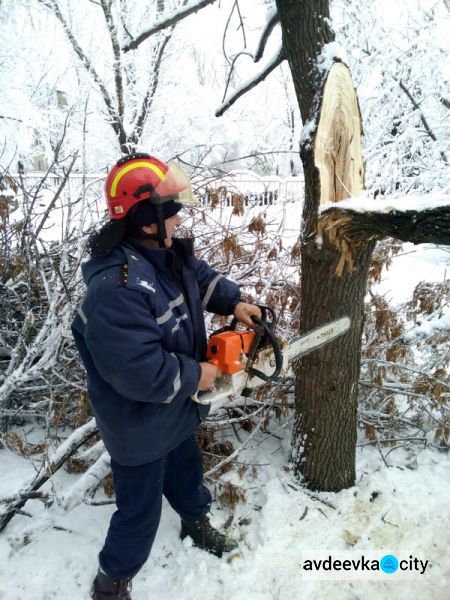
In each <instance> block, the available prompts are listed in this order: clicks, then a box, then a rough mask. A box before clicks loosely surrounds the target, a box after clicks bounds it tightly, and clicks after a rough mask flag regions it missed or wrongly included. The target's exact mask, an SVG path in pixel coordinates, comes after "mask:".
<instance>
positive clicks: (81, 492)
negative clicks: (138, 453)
mask: <svg viewBox="0 0 450 600" xmlns="http://www.w3.org/2000/svg"><path fill="white" fill-rule="evenodd" d="M110 461H111V459H110V456H109V454H108V452H106V450H105V451H104V452H103V454H102V455H101V456H100V458H98V459H97V461H96V462H95V463H94V464H93V465H92V466H91V467H89V469H88V470H87V471H86V472H85V473H83V475H81V477H79V478H78V479H77V480H76V482H75V483H74V484H73V485H72V486H71V487H70V488H69V490H68V491H67V492H66V493H65V494H64V495H63V496H62V498H60V499H59V500H58V501H57V502H56V501H54V502H53V503H52V505H51V506H50V507H49V508H47V509H45V510H44V511H42V512H41V513H40V514H39V515H37V516H35V517H34V519H33V521H32V522H31V523H26V525H25V526H24V527H22V528H20V529H19V531H15V532H14V534H13V535H11V536H9V537H8V541H9V543H10V545H11V547H12V548H14V549H15V550H17V549H19V548H21V547H22V546H25V545H26V544H29V543H30V542H32V541H33V537H34V536H35V535H36V533H40V532H43V531H46V530H47V529H50V528H51V527H55V522H56V520H57V519H58V518H59V517H62V516H63V515H64V514H66V513H67V512H69V511H70V510H72V509H73V508H75V507H76V506H78V505H79V504H81V503H82V502H83V500H84V498H85V497H86V496H87V495H88V494H89V493H91V492H94V491H95V490H96V489H97V487H98V486H99V484H100V483H101V481H102V480H103V479H104V478H105V477H106V476H107V475H108V474H109V473H110V471H111V468H110Z"/></svg>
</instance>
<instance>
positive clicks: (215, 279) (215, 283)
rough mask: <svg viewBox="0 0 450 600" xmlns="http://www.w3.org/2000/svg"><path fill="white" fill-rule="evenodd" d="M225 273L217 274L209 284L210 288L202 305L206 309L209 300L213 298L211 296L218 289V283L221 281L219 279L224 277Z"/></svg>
mask: <svg viewBox="0 0 450 600" xmlns="http://www.w3.org/2000/svg"><path fill="white" fill-rule="evenodd" d="M222 277H223V275H221V274H220V273H219V275H216V276H215V277H214V279H213V280H212V281H211V283H210V284H209V285H208V289H207V290H206V294H205V296H204V298H203V302H202V306H203V308H204V309H206V307H207V305H208V302H209V301H210V299H211V296H212V295H213V293H214V290H215V289H216V285H217V284H218V283H219V280H220V279H222Z"/></svg>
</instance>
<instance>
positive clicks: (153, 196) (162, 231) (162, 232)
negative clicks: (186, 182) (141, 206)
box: [134, 184, 167, 248]
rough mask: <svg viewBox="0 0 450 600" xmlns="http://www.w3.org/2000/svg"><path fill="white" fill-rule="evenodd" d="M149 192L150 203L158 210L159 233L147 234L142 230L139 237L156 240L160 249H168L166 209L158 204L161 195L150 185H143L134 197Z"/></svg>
mask: <svg viewBox="0 0 450 600" xmlns="http://www.w3.org/2000/svg"><path fill="white" fill-rule="evenodd" d="M146 192H148V193H149V194H150V197H149V201H150V202H152V200H153V202H152V204H153V206H154V207H155V208H156V228H157V233H145V232H144V231H142V229H141V230H140V233H139V237H140V238H142V239H144V240H156V241H157V242H158V243H159V247H160V248H165V247H166V242H165V240H166V236H167V232H166V218H165V216H164V209H163V206H162V204H161V202H159V203H158V200H159V195H158V194H157V193H156V192H155V190H154V188H153V186H151V185H150V184H145V185H141V186H140V187H138V189H137V190H136V191H135V193H134V196H135V197H136V198H140V197H141V196H142V194H144V193H146Z"/></svg>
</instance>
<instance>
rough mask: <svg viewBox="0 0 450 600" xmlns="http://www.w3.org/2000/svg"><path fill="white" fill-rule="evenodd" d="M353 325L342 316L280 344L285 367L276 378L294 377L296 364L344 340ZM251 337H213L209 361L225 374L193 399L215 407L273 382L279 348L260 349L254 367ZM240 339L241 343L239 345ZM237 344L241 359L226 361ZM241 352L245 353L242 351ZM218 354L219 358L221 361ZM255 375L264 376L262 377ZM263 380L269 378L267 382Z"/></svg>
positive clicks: (234, 357)
mask: <svg viewBox="0 0 450 600" xmlns="http://www.w3.org/2000/svg"><path fill="white" fill-rule="evenodd" d="M350 325H351V321H350V319H349V318H348V317H342V318H340V319H336V320H335V321H331V322H330V323H327V324H325V325H322V326H320V327H317V328H316V329H314V330H313V331H310V332H308V333H306V334H304V335H301V336H298V337H295V338H293V339H291V340H289V341H281V342H279V343H278V348H277V351H278V354H279V353H280V352H281V357H282V366H281V369H280V370H279V374H277V376H276V379H278V378H284V377H287V376H289V375H292V368H291V367H292V363H293V362H295V361H296V360H298V359H299V358H301V357H302V356H305V355H306V354H309V353H310V352H313V351H314V350H317V349H318V348H321V347H322V346H324V345H325V344H328V343H329V342H331V341H333V340H335V339H336V338H338V337H340V336H341V335H343V334H344V333H346V332H347V331H348V330H349V329H350ZM250 333H252V332H250ZM231 334H234V335H235V339H233V338H232V335H231ZM248 334H249V332H244V333H242V332H241V333H240V332H237V331H236V332H234V331H233V332H231V331H227V332H223V333H219V334H218V335H212V336H211V340H210V343H209V345H208V360H209V361H210V362H212V363H213V364H216V365H217V366H218V367H219V368H220V369H221V371H222V373H223V375H222V377H220V378H219V379H217V380H216V381H215V383H214V387H213V388H212V389H211V390H208V391H207V392H197V393H196V394H195V395H194V396H193V397H192V399H193V400H194V401H195V402H198V403H199V404H211V403H213V402H214V403H216V402H217V401H219V400H231V401H232V400H234V399H236V398H237V397H238V396H241V395H243V393H244V395H245V396H248V395H249V393H250V391H251V390H252V389H254V388H258V387H260V386H262V385H264V384H265V383H267V381H269V380H271V379H270V377H271V374H272V375H273V371H274V368H275V363H276V360H275V358H276V357H275V349H274V347H273V345H270V346H265V347H263V348H261V349H259V350H258V351H257V352H256V355H255V356H253V357H252V360H251V364H249V363H250V360H249V357H248V353H249V346H250V344H249V343H248V341H247V339H246V338H245V336H247V335H248ZM239 336H240V337H239ZM241 338H242V339H241ZM236 339H237V340H238V342H236ZM236 343H238V344H240V345H238V352H239V356H238V357H236V356H234V355H231V354H230V358H229V359H228V360H226V359H224V357H227V351H229V349H230V348H231V349H232V350H235V346H236ZM241 349H242V351H240V350H241ZM215 354H217V355H218V357H217V358H216V356H215ZM277 360H279V359H277ZM255 367H256V369H255ZM255 373H259V374H261V378H260V377H259V376H258V375H257V374H255ZM262 377H265V379H266V380H264V379H262Z"/></svg>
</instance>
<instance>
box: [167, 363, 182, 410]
mask: <svg viewBox="0 0 450 600" xmlns="http://www.w3.org/2000/svg"><path fill="white" fill-rule="evenodd" d="M170 356H173V357H174V358H175V360H176V361H177V363H178V372H177V375H176V377H175V379H174V382H173V392H172V393H171V394H170V396H169V397H168V398H167V400H164V402H163V404H169V402H172V400H173V399H174V398H175V396H176V395H177V394H178V392H179V391H180V388H181V374H180V363H179V362H178V358H177V357H176V356H175V354H174V353H173V352H171V353H170Z"/></svg>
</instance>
